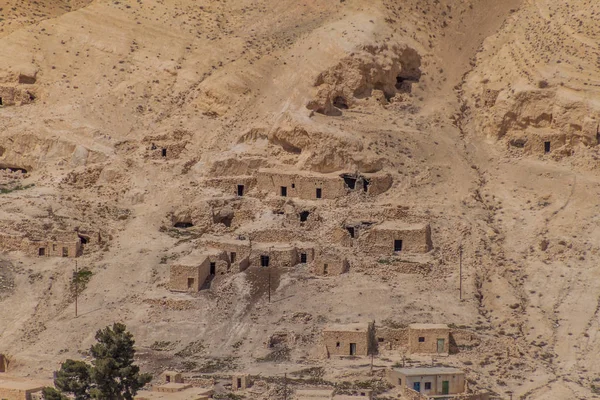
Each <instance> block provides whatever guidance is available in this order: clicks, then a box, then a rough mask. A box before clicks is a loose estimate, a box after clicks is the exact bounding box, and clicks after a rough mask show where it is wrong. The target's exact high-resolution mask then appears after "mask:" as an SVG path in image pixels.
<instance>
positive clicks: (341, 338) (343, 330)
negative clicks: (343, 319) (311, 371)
mask: <svg viewBox="0 0 600 400" xmlns="http://www.w3.org/2000/svg"><path fill="white" fill-rule="evenodd" d="M373 334H374V326H373V324H371V323H368V324H349V325H334V326H330V327H327V328H325V329H324V330H323V342H324V344H325V349H326V351H327V356H328V357H330V356H366V355H369V354H370V353H371V351H372V350H373Z"/></svg>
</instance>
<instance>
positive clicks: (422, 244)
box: [359, 221, 432, 255]
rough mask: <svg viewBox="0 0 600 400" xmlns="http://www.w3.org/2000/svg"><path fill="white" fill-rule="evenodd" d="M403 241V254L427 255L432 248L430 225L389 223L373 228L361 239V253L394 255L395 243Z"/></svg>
mask: <svg viewBox="0 0 600 400" xmlns="http://www.w3.org/2000/svg"><path fill="white" fill-rule="evenodd" d="M395 240H401V241H402V250H401V252H407V253H427V252H429V251H430V250H431V248H432V243H431V228H430V226H429V224H421V225H406V224H402V223H401V222H396V221H389V222H386V223H383V224H381V225H378V226H375V227H373V228H371V229H370V230H369V231H368V232H366V233H365V234H364V235H362V236H361V237H360V238H359V246H360V249H361V251H363V252H365V253H367V254H372V255H393V254H395V253H396V252H395V251H394V241H395Z"/></svg>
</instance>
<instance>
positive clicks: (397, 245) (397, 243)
mask: <svg viewBox="0 0 600 400" xmlns="http://www.w3.org/2000/svg"><path fill="white" fill-rule="evenodd" d="M394 251H402V240H394Z"/></svg>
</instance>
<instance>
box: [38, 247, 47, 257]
mask: <svg viewBox="0 0 600 400" xmlns="http://www.w3.org/2000/svg"><path fill="white" fill-rule="evenodd" d="M45 255H46V248H45V247H40V249H39V250H38V256H40V257H43V256H45Z"/></svg>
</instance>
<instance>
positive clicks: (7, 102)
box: [0, 86, 35, 106]
mask: <svg viewBox="0 0 600 400" xmlns="http://www.w3.org/2000/svg"><path fill="white" fill-rule="evenodd" d="M0 97H1V98H2V105H3V106H20V105H24V104H29V103H32V102H33V101H34V99H35V93H33V92H32V91H30V90H25V89H20V88H18V87H13V86H0Z"/></svg>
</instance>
